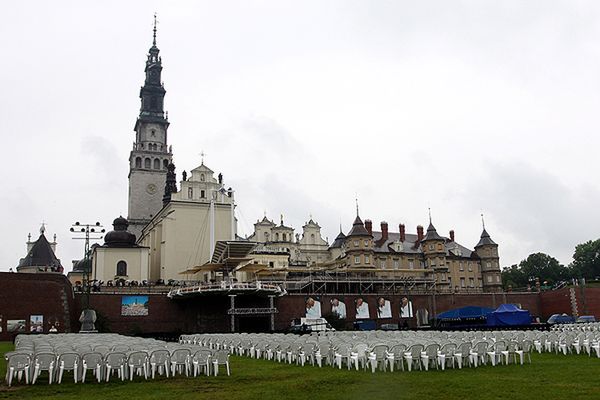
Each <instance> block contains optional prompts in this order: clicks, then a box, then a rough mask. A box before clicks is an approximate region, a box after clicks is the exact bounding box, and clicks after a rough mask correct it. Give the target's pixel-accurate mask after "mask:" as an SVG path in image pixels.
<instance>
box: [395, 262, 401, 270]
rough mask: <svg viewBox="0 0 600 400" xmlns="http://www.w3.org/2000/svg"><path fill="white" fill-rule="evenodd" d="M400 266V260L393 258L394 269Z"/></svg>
mask: <svg viewBox="0 0 600 400" xmlns="http://www.w3.org/2000/svg"><path fill="white" fill-rule="evenodd" d="M398 268H400V262H398V260H394V269H398Z"/></svg>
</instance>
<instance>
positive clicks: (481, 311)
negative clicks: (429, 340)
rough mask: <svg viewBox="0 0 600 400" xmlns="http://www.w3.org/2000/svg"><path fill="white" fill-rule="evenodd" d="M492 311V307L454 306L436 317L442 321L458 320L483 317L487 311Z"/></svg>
mask: <svg viewBox="0 0 600 400" xmlns="http://www.w3.org/2000/svg"><path fill="white" fill-rule="evenodd" d="M492 311H494V309H493V308H487V307H478V306H467V307H461V308H456V309H454V310H449V311H445V312H443V313H440V314H438V316H437V319H439V320H442V321H444V320H445V321H459V320H465V319H483V318H485V317H486V316H487V315H488V314H489V313H491V312H492Z"/></svg>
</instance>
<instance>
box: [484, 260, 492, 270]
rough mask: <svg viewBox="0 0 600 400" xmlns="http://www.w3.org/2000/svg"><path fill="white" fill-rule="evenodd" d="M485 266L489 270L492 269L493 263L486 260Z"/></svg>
mask: <svg viewBox="0 0 600 400" xmlns="http://www.w3.org/2000/svg"><path fill="white" fill-rule="evenodd" d="M485 267H486V268H487V269H488V270H489V269H492V263H491V262H489V261H488V262H486V263H485Z"/></svg>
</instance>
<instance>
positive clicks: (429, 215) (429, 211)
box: [427, 207, 431, 224]
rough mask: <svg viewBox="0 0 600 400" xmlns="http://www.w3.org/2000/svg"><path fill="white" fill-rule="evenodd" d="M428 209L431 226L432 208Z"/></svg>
mask: <svg viewBox="0 0 600 400" xmlns="http://www.w3.org/2000/svg"><path fill="white" fill-rule="evenodd" d="M427 209H428V210H429V224H431V207H427Z"/></svg>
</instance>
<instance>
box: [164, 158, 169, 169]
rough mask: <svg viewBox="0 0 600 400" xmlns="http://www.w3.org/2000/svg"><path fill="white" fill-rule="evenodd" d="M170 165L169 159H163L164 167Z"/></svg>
mask: <svg viewBox="0 0 600 400" xmlns="http://www.w3.org/2000/svg"><path fill="white" fill-rule="evenodd" d="M168 166H169V160H163V167H164V168H165V169H167V167H168Z"/></svg>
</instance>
